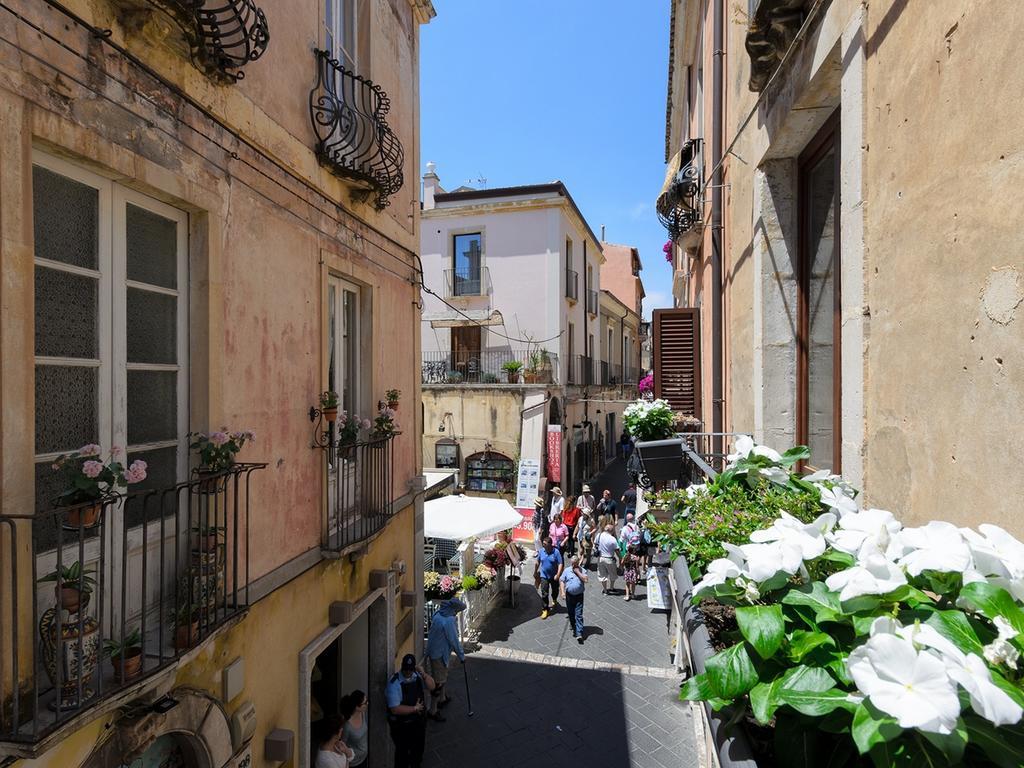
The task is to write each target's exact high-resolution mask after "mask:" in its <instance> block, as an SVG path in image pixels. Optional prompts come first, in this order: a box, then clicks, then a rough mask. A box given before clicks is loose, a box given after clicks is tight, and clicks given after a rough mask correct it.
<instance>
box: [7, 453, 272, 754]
mask: <svg viewBox="0 0 1024 768" xmlns="http://www.w3.org/2000/svg"><path fill="white" fill-rule="evenodd" d="M265 466H266V465H265V464H235V465H233V466H231V467H230V468H228V469H225V470H223V471H220V472H214V473H207V474H199V473H198V472H195V473H193V476H192V477H191V478H190V479H189V480H187V481H185V482H181V483H177V484H176V485H173V486H169V487H165V488H155V489H150V490H143V491H136V492H133V493H130V494H127V495H122V496H113V497H108V498H105V499H102V500H100V501H97V502H88V503H84V504H77V505H73V506H63V507H57V508H55V509H53V510H47V511H44V512H39V513H37V514H35V515H32V514H26V515H0V563H2V564H3V567H4V570H5V572H4V573H2V574H0V649H2V655H0V740H2V741H7V742H14V743H23V744H32V743H35V742H38V741H39V740H40V739H42V738H43V737H45V736H46V735H48V734H49V733H52V732H53V731H54V730H56V729H57V728H58V727H60V726H61V725H63V724H64V723H66V722H68V721H69V720H72V719H73V718H75V717H76V716H77V715H78V714H79V713H81V712H83V711H85V710H87V709H89V708H91V707H93V706H94V705H96V704H97V703H99V702H100V701H102V700H104V699H105V698H109V697H110V696H111V695H114V694H116V693H117V692H118V691H119V690H121V689H122V688H125V687H127V686H129V685H132V684H134V683H136V682H138V681H139V680H142V679H145V678H146V677H149V676H152V675H153V674H155V673H156V672H158V671H160V670H162V669H164V668H166V667H168V666H170V665H171V664H173V663H174V662H175V661H176V660H177V659H178V658H179V657H180V656H182V655H183V654H184V653H186V652H188V651H189V650H191V649H192V648H195V647H197V646H198V645H200V644H202V643H203V642H205V640H206V638H208V637H209V636H210V634H211V633H213V632H214V631H215V630H216V629H217V628H218V627H220V626H222V625H223V624H224V623H225V622H226V621H228V620H229V619H231V618H232V617H233V616H235V615H236V614H238V613H240V612H242V611H244V610H245V608H246V606H247V605H248V601H249V594H248V591H249V552H250V536H249V531H250V517H249V503H250V498H251V493H250V477H251V475H252V473H253V472H254V471H256V470H258V469H262V468H263V467H265ZM8 569H9V570H8ZM41 570H45V572H46V573H43V574H41V573H40V571H41ZM51 581H52V582H53V587H52V588H51V587H50V582H51ZM136 633H137V634H136ZM133 636H134V637H133ZM101 641H107V642H113V643H117V644H119V645H120V646H122V648H125V649H126V650H124V651H122V652H120V653H119V654H117V655H115V656H112V657H111V663H110V664H109V665H103V664H102V663H101V662H102V657H103V655H105V654H104V653H103V645H104V643H103V642H101ZM128 648H130V652H128V651H127V649H128Z"/></svg>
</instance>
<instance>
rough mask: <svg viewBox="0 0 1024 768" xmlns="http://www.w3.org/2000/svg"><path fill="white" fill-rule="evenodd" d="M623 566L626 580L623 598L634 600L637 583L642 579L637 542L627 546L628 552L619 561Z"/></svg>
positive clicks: (624, 579) (623, 574)
mask: <svg viewBox="0 0 1024 768" xmlns="http://www.w3.org/2000/svg"><path fill="white" fill-rule="evenodd" d="M619 562H620V564H621V566H622V578H623V581H625V582H626V594H625V596H624V597H623V598H622V599H623V600H627V601H628V600H632V599H633V595H634V594H635V593H636V584H637V582H638V581H640V557H639V555H638V551H637V547H636V545H635V544H629V545H627V546H626V554H624V555H623V556H622V558H621V560H620V561H619Z"/></svg>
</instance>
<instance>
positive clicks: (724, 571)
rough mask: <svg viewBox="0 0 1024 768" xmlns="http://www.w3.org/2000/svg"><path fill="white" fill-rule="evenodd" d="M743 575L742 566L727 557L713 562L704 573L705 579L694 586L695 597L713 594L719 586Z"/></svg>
mask: <svg viewBox="0 0 1024 768" xmlns="http://www.w3.org/2000/svg"><path fill="white" fill-rule="evenodd" d="M741 573H742V571H741V570H740V566H739V565H738V564H737V563H736V562H735V561H733V560H730V559H729V558H727V557H720V558H718V559H717V560H712V561H711V562H710V563H708V567H707V569H706V570H705V571H704V577H703V578H702V579H701V580H700V581H698V582H697V583H696V584H694V585H693V596H694V597H700V596H701V594H703V593H704V592H712V591H713V590H714V588H715V587H717V586H718V585H719V584H725V582H727V581H728V580H729V579H735V578H736V577H737V576H739V575H740V574H741Z"/></svg>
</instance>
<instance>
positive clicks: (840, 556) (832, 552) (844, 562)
mask: <svg viewBox="0 0 1024 768" xmlns="http://www.w3.org/2000/svg"><path fill="white" fill-rule="evenodd" d="M819 559H821V560H825V561H826V562H829V563H835V564H836V565H841V566H843V567H844V568H852V567H853V566H854V565H856V564H857V558H855V557H854V556H853V555H851V554H848V553H846V552H840V551H839V550H838V549H827V550H825V554H823V555H822V556H821V557H820V558H819Z"/></svg>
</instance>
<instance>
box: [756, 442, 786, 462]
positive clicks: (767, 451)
mask: <svg viewBox="0 0 1024 768" xmlns="http://www.w3.org/2000/svg"><path fill="white" fill-rule="evenodd" d="M751 453H753V454H754V455H755V456H764V457H765V458H768V459H771V460H772V461H774V462H775V463H776V464H778V463H779V462H780V461H782V454H781V453H779V452H778V451H776V450H775V449H773V448H769V447H768V446H767V445H755V446H754V448H753V449H752V450H751Z"/></svg>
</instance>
